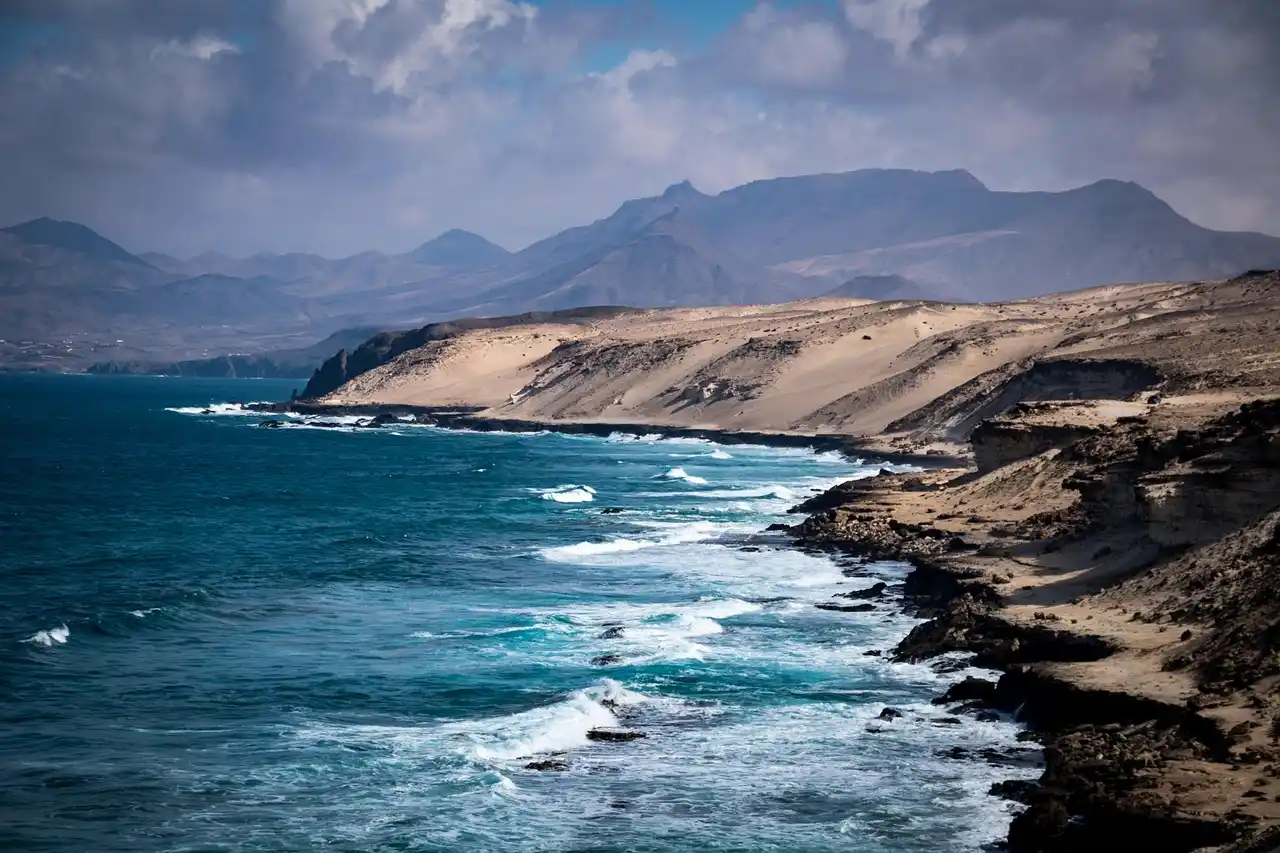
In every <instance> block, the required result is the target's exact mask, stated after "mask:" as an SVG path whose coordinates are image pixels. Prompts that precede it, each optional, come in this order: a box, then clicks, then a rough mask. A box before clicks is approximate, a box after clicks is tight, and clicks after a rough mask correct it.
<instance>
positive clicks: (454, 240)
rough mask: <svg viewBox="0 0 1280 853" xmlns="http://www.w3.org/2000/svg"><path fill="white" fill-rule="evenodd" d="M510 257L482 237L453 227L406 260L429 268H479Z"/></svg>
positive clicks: (417, 249)
mask: <svg viewBox="0 0 1280 853" xmlns="http://www.w3.org/2000/svg"><path fill="white" fill-rule="evenodd" d="M510 254H511V253H510V252H508V251H507V250H506V249H504V248H502V247H501V246H499V245H497V244H496V243H493V242H491V241H489V240H486V239H485V238H484V237H481V236H480V235H479V234H475V233H472V232H471V231H463V230H462V229H461V228H451V229H449V230H448V231H446V232H444V233H443V234H441V235H440V236H439V237H436V238H435V239H434V240H428V241H427V242H425V243H423V244H422V245H421V246H419V247H418V248H416V249H414V250H413V251H412V252H409V253H407V254H406V255H405V257H407V258H409V260H411V261H414V262H415V263H419V264H426V265H428V266H435V267H452V268H454V269H476V268H479V267H485V266H490V265H491V264H496V263H498V262H499V261H501V260H503V259H504V258H506V257H507V256H508V255H510Z"/></svg>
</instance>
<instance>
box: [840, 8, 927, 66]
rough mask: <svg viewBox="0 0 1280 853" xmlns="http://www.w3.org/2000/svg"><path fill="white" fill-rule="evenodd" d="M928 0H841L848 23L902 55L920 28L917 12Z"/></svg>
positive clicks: (914, 41) (909, 48)
mask: <svg viewBox="0 0 1280 853" xmlns="http://www.w3.org/2000/svg"><path fill="white" fill-rule="evenodd" d="M929 2H930V0H844V14H845V17H847V18H848V19H849V23H850V24H852V25H853V26H855V27H857V28H858V29H860V30H865V31H867V32H869V33H871V35H873V36H875V37H876V38H878V39H880V40H881V41H885V42H888V43H889V44H891V45H893V50H894V53H896V54H897V55H898V56H905V55H906V54H907V52H908V51H909V50H911V47H912V45H914V44H915V43H916V41H917V40H918V39H919V38H920V36H921V34H922V33H923V32H924V30H923V27H922V26H921V23H920V12H921V11H922V10H923V9H924V8H925V7H926V6H928V5H929Z"/></svg>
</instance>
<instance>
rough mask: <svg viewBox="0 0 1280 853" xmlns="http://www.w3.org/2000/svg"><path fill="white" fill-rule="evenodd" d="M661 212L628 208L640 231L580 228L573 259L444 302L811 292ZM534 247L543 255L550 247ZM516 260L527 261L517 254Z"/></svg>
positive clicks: (485, 305) (493, 308)
mask: <svg viewBox="0 0 1280 853" xmlns="http://www.w3.org/2000/svg"><path fill="white" fill-rule="evenodd" d="M668 207H669V209H668ZM656 210H663V211H664V212H662V213H661V214H660V215H659V216H657V218H655V219H652V220H649V221H644V220H643V219H641V218H639V217H635V216H634V211H633V210H628V211H623V213H622V215H623V217H625V218H626V221H627V223H628V224H630V222H638V223H640V224H639V225H638V227H635V228H634V230H629V229H628V228H626V227H623V226H619V224H618V223H616V222H608V221H606V222H604V223H602V224H600V229H599V231H600V232H603V233H592V231H591V230H590V229H588V230H583V231H579V233H578V234H576V235H573V236H572V238H571V239H572V241H573V243H574V245H575V247H576V251H578V252H579V253H580V254H578V255H576V256H574V257H573V259H572V260H570V261H568V262H565V263H560V264H557V265H555V266H552V267H551V268H550V269H547V270H544V271H541V272H539V273H536V274H534V275H531V276H528V277H523V278H521V277H517V278H516V279H515V280H514V281H508V282H505V283H503V284H502V285H501V286H499V287H496V288H493V289H491V290H488V291H485V292H484V294H483V296H484V298H483V300H482V301H477V300H475V298H474V297H470V296H468V297H467V298H466V299H456V300H454V301H451V302H442V303H439V304H438V307H439V308H441V309H448V310H450V311H453V312H463V313H472V314H475V313H479V314H490V315H492V314H493V313H510V312H518V311H550V310H556V309H563V308H572V307H577V306H584V305H628V306H631V307H634V308H656V307H665V306H673V305H730V304H743V303H751V302H761V301H764V302H777V301H784V300H787V299H793V298H796V297H798V296H801V295H805V292H804V290H803V287H802V285H803V283H804V280H803V279H802V278H801V277H799V276H796V275H791V274H789V273H783V272H779V271H776V270H769V269H767V268H764V267H760V266H756V265H753V264H749V263H746V262H744V261H742V260H741V259H740V258H738V257H736V256H734V255H733V254H732V253H730V252H726V251H724V250H723V249H722V248H720V247H718V246H717V245H715V244H714V243H713V242H712V241H711V240H710V238H708V237H707V235H706V234H705V233H704V232H703V230H702V228H701V227H700V226H699V225H698V224H697V223H696V222H695V221H694V220H693V219H691V218H690V217H689V216H686V215H684V214H683V213H682V212H681V209H680V208H679V207H672V206H668V205H659V206H649V207H648V208H647V209H646V211H645V212H646V213H653V212H655V211H656ZM536 248H538V251H539V253H541V252H542V251H544V250H545V249H546V247H536ZM563 251H564V250H563V249H562V248H557V247H553V248H552V249H551V250H550V251H546V253H545V254H538V255H535V257H542V258H556V257H559V256H561V254H563ZM521 254H523V253H521ZM513 260H515V261H516V262H517V263H527V262H528V261H527V259H521V258H520V257H519V256H516V257H515V258H514V259H513Z"/></svg>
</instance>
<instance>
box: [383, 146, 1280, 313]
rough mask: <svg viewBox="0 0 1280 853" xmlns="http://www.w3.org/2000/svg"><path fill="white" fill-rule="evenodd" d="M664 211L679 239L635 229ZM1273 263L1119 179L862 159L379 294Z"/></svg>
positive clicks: (507, 301)
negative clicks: (1039, 186)
mask: <svg viewBox="0 0 1280 853" xmlns="http://www.w3.org/2000/svg"><path fill="white" fill-rule="evenodd" d="M677 209H678V210H679V217H678V218H677V220H676V222H677V223H678V224H679V233H676V234H672V235H670V237H669V239H665V240H664V239H662V238H661V237H659V236H658V235H657V234H655V233H651V232H650V231H647V229H655V230H658V229H660V228H661V227H662V226H660V225H657V224H655V223H660V222H662V221H664V217H667V216H668V215H670V214H671V213H672V212H673V211H675V210H677ZM695 235H696V236H695ZM678 245H682V248H679V249H678V248H677V246H678ZM1277 263H1280V239H1277V238H1274V237H1267V236H1265V235H1261V234H1233V233H1224V232H1216V231H1210V230H1208V229H1205V228H1201V227H1200V226H1197V225H1195V224H1194V223H1192V222H1190V221H1188V220H1187V219H1185V218H1183V217H1182V216H1180V215H1178V214H1177V213H1176V212H1175V211H1174V210H1173V209H1172V208H1170V207H1169V206H1168V205H1167V204H1165V203H1164V202H1163V201H1161V200H1160V199H1158V198H1157V197H1156V196H1154V195H1153V194H1151V193H1150V192H1148V191H1147V190H1145V189H1143V188H1142V187H1139V186H1138V185H1136V184H1132V183H1124V182H1120V181H1099V182H1097V183H1095V184H1091V185H1089V186H1087V187H1081V188H1080V189H1077V190H1070V191H1067V192H1059V193H1009V192H995V191H992V190H990V189H988V188H987V187H986V186H984V185H983V184H982V182H981V181H979V180H978V179H977V178H975V177H974V176H973V175H971V174H969V173H968V172H965V171H960V170H956V171H947V172H914V171H909V170H884V169H868V170H861V171H856V172H847V173H843V174H829V175H807V176H801V177H795V178H776V179H771V180H765V181H755V182H753V183H750V184H746V185H744V186H741V187H737V188H735V189H731V190H727V191H725V192H723V193H720V194H719V195H715V196H711V195H707V194H705V193H701V192H699V191H698V190H697V189H696V188H694V187H693V186H692V185H691V184H689V183H688V182H687V181H685V182H681V183H679V184H675V185H673V186H671V187H668V188H667V190H666V191H665V192H663V193H662V194H661V195H658V196H652V197H649V198H642V199H633V200H631V201H627V202H624V203H623V204H622V205H621V206H620V207H619V208H618V209H617V210H616V211H615V212H614V213H613V214H612V215H610V216H608V217H605V218H603V219H600V220H597V221H595V222H593V223H591V224H589V225H583V226H577V227H574V228H570V229H567V230H566V231H562V232H560V233H559V234H556V235H553V236H551V237H548V238H546V239H545V240H541V241H539V242H537V243H534V244H533V245H531V246H529V247H528V248H525V249H523V250H521V251H519V252H516V253H515V254H513V255H511V256H510V257H509V258H508V259H506V260H505V261H503V262H502V263H500V264H497V265H495V266H494V267H491V268H487V269H483V270H477V271H472V272H467V273H462V274H454V275H448V276H445V277H443V278H439V279H433V280H431V281H430V282H425V281H424V282H412V283H409V284H407V285H404V286H402V287H400V288H397V289H395V292H396V295H395V297H394V300H395V304H396V307H397V310H398V311H400V312H401V313H400V315H399V316H400V317H401V318H402V319H403V320H405V321H408V320H410V319H414V320H422V319H430V318H432V317H441V316H446V317H448V316H454V317H457V316H465V315H466V314H468V313H470V314H484V315H494V314H505V313H511V312H517V311H524V310H530V309H534V308H551V307H567V306H570V305H585V304H592V303H593V302H597V301H598V302H607V303H610V304H612V303H621V304H628V305H637V306H657V305H672V304H675V305H699V304H714V303H716V302H719V301H721V300H722V299H726V298H727V299H730V300H735V299H737V298H739V296H741V297H742V298H746V299H749V300H751V301H767V302H777V301H781V300H785V299H791V298H796V297H798V296H811V295H817V294H821V293H825V292H828V291H830V290H831V289H832V288H835V287H839V286H841V285H843V284H844V283H846V282H848V281H850V280H851V279H854V278H858V277H862V276H886V275H900V276H902V277H904V278H907V279H910V280H911V281H912V282H913V283H914V284H915V285H916V287H918V288H919V291H918V292H919V293H921V294H924V295H926V296H929V297H930V298H950V299H961V300H970V301H982V300H1000V299H1009V298H1014V297H1019V296H1032V295H1037V294H1042V293H1047V292H1052V291H1055V290H1067V289H1074V288H1080V287H1086V286H1091V285H1097V284H1107V283H1113V282H1117V281H1151V280H1170V279H1173V280H1195V279H1204V278H1213V277H1225V276H1229V275H1232V274H1234V273H1237V272H1240V271H1242V270H1245V269H1249V268H1252V267H1269V266H1274V265H1276V264H1277ZM717 268H718V269H717ZM767 272H772V273H774V274H775V275H773V276H772V277H770V276H769V275H767V274H766V273H767ZM428 283H429V284H430V286H429V287H428V286H426V285H427V284H428ZM728 294H734V295H728Z"/></svg>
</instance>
